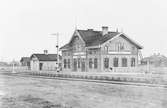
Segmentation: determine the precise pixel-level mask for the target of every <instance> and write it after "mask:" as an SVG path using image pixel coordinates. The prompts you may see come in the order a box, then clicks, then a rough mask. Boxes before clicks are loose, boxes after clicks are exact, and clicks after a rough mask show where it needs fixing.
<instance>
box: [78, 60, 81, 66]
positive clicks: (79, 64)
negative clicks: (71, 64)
mask: <svg viewBox="0 0 167 108" xmlns="http://www.w3.org/2000/svg"><path fill="white" fill-rule="evenodd" d="M80 67H81V61H80V58H78V68H80Z"/></svg>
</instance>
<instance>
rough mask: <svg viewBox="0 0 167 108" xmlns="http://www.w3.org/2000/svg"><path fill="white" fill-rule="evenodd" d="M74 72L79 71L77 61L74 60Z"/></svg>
mask: <svg viewBox="0 0 167 108" xmlns="http://www.w3.org/2000/svg"><path fill="white" fill-rule="evenodd" d="M73 62H74V71H77V59H74V61H73Z"/></svg>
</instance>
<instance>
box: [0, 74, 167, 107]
mask: <svg viewBox="0 0 167 108" xmlns="http://www.w3.org/2000/svg"><path fill="white" fill-rule="evenodd" d="M103 78H105V77H103ZM0 91H3V92H4V94H1V95H0V100H1V103H2V104H1V107H0V108H167V104H166V103H167V89H166V88H160V87H142V86H132V85H114V84H104V83H93V82H81V81H75V82H73V81H64V80H55V79H38V78H28V77H27V78H24V77H13V76H3V75H0Z"/></svg>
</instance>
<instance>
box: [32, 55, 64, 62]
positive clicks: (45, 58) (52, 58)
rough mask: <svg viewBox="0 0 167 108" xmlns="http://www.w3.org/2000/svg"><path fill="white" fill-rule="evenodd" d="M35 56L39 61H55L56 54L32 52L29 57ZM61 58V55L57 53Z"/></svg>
mask: <svg viewBox="0 0 167 108" xmlns="http://www.w3.org/2000/svg"><path fill="white" fill-rule="evenodd" d="M33 56H35V57H37V58H38V60H39V61H57V54H32V56H31V58H32V57H33ZM59 58H60V59H61V56H60V55H59Z"/></svg>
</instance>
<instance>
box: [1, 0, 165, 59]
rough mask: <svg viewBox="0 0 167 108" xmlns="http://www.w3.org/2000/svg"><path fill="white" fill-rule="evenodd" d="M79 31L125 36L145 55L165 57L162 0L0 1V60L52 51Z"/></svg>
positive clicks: (163, 2) (163, 6)
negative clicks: (106, 31)
mask: <svg viewBox="0 0 167 108" xmlns="http://www.w3.org/2000/svg"><path fill="white" fill-rule="evenodd" d="M75 25H77V28H78V29H88V28H92V29H95V30H101V26H109V29H110V30H111V31H115V30H116V28H119V31H121V29H122V28H123V32H124V33H125V34H127V35H128V36H129V37H130V38H132V39H133V40H135V41H137V42H138V43H140V44H141V45H142V46H143V47H144V49H143V50H142V53H143V56H149V55H151V54H153V53H161V54H164V55H166V56H167V38H166V37H167V1H166V0H0V60H3V61H5V60H7V61H10V60H12V59H15V60H19V59H20V58H21V57H22V56H30V55H31V54H32V53H43V50H44V49H48V51H49V53H56V48H55V44H56V37H54V36H51V35H49V34H50V33H56V32H59V33H60V38H59V39H60V46H62V45H64V44H65V43H67V42H68V41H69V39H70V38H71V36H72V34H73V32H74V30H75Z"/></svg>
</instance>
